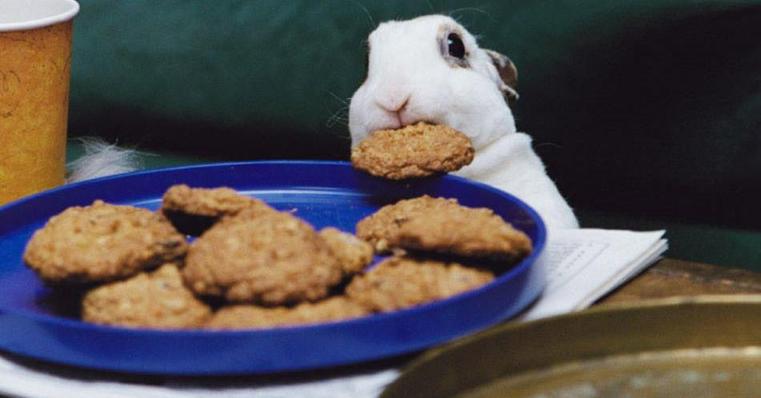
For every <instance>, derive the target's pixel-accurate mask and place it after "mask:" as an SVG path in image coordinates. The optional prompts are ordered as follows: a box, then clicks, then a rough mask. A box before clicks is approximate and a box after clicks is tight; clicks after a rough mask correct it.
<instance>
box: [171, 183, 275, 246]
mask: <svg viewBox="0 0 761 398" xmlns="http://www.w3.org/2000/svg"><path fill="white" fill-rule="evenodd" d="M246 208H256V209H260V210H262V211H274V209H272V208H271V207H269V206H268V205H267V204H266V203H264V202H263V201H261V200H258V199H254V198H250V197H248V196H245V195H241V194H239V193H238V192H237V191H235V190H234V189H231V188H226V187H220V188H191V187H189V186H187V185H185V184H179V185H173V186H171V187H169V189H167V191H166V192H165V193H164V197H163V198H162V201H161V213H162V214H164V216H166V218H167V219H169V220H170V221H171V222H172V224H173V225H174V226H175V228H177V230H179V231H180V232H182V233H185V234H188V235H194V236H198V235H200V234H201V233H203V231H205V230H207V229H209V227H211V226H212V225H213V224H214V223H216V222H217V221H219V219H220V218H222V217H224V216H230V215H235V214H237V213H238V212H240V211H241V210H243V209H246Z"/></svg>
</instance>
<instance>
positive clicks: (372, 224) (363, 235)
mask: <svg viewBox="0 0 761 398" xmlns="http://www.w3.org/2000/svg"><path fill="white" fill-rule="evenodd" d="M457 207H459V204H458V203H457V201H456V200H455V199H444V198H432V197H430V196H428V195H424V196H420V197H417V198H413V199H403V200H400V201H398V202H396V203H394V204H390V205H386V206H383V207H381V208H380V209H378V211H376V212H375V213H373V214H371V215H369V216H367V217H365V218H363V219H362V220H360V221H359V222H358V223H357V227H356V229H357V236H358V237H359V238H360V239H363V240H366V241H368V242H370V244H372V245H373V247H374V248H375V250H376V251H378V252H385V251H388V250H389V249H390V248H391V247H390V246H389V239H391V238H394V237H395V236H396V234H397V233H398V232H399V228H400V227H401V226H402V225H404V224H405V223H407V222H408V221H409V220H410V219H412V218H414V217H415V216H416V215H417V214H419V213H421V212H424V211H439V212H442V213H446V212H448V211H451V210H453V209H455V208H457Z"/></svg>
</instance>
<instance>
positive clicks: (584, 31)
mask: <svg viewBox="0 0 761 398" xmlns="http://www.w3.org/2000/svg"><path fill="white" fill-rule="evenodd" d="M80 4H81V13H80V15H79V16H78V17H77V19H76V22H75V34H74V50H73V64H72V87H71V103H70V108H71V111H70V124H69V132H70V135H71V136H72V137H76V136H92V135H97V136H102V137H104V138H106V139H109V140H112V141H118V142H119V143H120V144H122V145H127V146H135V147H137V148H139V149H140V150H142V151H145V152H146V153H147V154H146V156H145V157H144V161H145V163H144V166H145V167H146V168H153V167H163V166H171V165H179V164H189V163H198V162H209V161H218V160H238V159H271V158H279V159H303V158H315V159H346V158H347V157H348V149H349V136H348V130H347V127H346V117H347V106H348V98H350V97H351V95H352V92H353V91H354V89H356V87H358V86H359V84H360V83H361V81H362V79H363V78H364V62H365V61H364V58H365V49H364V39H365V37H366V35H367V34H368V33H369V32H370V31H371V30H372V29H373V28H374V26H375V25H376V24H377V23H378V22H380V21H384V20H388V19H404V18H409V17H413V16H417V15H422V14H429V13H446V14H450V15H452V16H454V17H455V18H457V19H458V20H459V21H461V22H462V23H463V24H464V25H465V26H466V27H468V28H469V29H470V30H471V31H472V32H474V33H476V34H478V35H479V37H480V39H479V40H480V43H481V45H482V46H484V47H489V48H494V49H496V50H499V51H501V52H504V53H506V54H508V55H509V56H510V57H511V58H512V59H513V61H514V62H515V63H516V65H517V66H518V69H519V74H520V82H519V92H520V94H521V99H520V101H518V103H517V105H516V106H515V107H514V113H515V115H516V120H517V123H518V128H519V130H521V131H526V132H529V133H530V134H532V135H533V136H534V142H535V147H536V150H537V151H538V152H539V153H540V155H541V156H542V157H543V159H544V160H545V162H546V163H547V166H548V169H549V173H550V175H551V176H553V177H554V179H555V180H556V181H557V183H558V185H559V188H560V189H561V191H562V192H563V193H564V194H565V195H566V196H567V198H568V200H569V202H570V203H571V205H572V206H573V207H575V208H576V209H577V211H578V213H579V216H580V218H581V221H582V224H583V226H585V227H604V228H622V229H654V228H666V229H667V230H668V235H667V236H668V238H669V241H670V244H671V250H670V251H669V253H668V255H669V256H671V257H676V258H682V259H689V260H697V261H704V262H709V263H715V264H723V265H731V266H740V267H744V268H749V269H755V270H759V271H761V250H759V247H761V211H757V210H756V207H757V206H756V203H759V201H761V189H759V188H758V187H759V186H761V134H759V133H761V73H759V71H761V46H759V45H758V38H759V37H761V1H749V0H746V1H739V0H738V1H732V0H715V1H699V0H649V1H646V0H629V1H626V0H615V1H605V2H579V1H570V0H565V1H483V0H481V1H466V0H462V1H455V0H451V1H443V0H439V1H437V0H427V1H408V0H392V1H383V2H378V1H366V0H326V1H319V2H317V1H307V0H289V1H285V2H284V1H279V0H260V1H245V0H227V1H224V2H210V1H204V0H175V1H168V0H167V1H161V2H156V1H147V0H132V1H128V2H127V1H118V0H81V3H80ZM69 149H70V150H69V157H70V158H75V157H77V156H78V154H79V153H80V152H81V149H80V148H79V147H78V145H77V144H76V143H75V142H74V141H72V144H71V145H70V148H69Z"/></svg>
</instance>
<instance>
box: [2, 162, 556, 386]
mask: <svg viewBox="0 0 761 398" xmlns="http://www.w3.org/2000/svg"><path fill="white" fill-rule="evenodd" d="M178 183H186V184H189V185H191V186H197V187H218V186H229V187H233V188H236V189H237V190H239V191H241V192H243V193H246V194H248V195H254V196H256V197H258V198H261V199H263V200H265V201H267V202H268V203H270V204H271V205H273V206H274V207H276V208H279V209H296V214H297V215H298V216H300V217H302V218H304V219H306V220H307V221H309V222H311V223H312V224H313V225H314V226H315V227H317V228H321V227H324V226H328V225H332V226H335V227H338V228H340V229H343V230H345V231H351V232H353V231H354V226H355V224H356V223H357V221H358V220H360V219H361V218H363V217H365V216H366V215H368V214H370V213H372V212H374V211H375V210H377V209H378V208H379V207H380V206H383V205H385V204H389V203H393V202H395V201H397V200H399V199H402V198H409V197H415V196H419V195H423V194H429V195H432V196H442V197H451V198H457V199H458V200H459V201H460V202H461V203H462V204H464V205H467V206H479V207H480V206H483V207H489V208H491V209H493V210H494V211H495V212H496V213H498V214H500V215H501V216H502V217H503V218H505V219H507V220H509V221H510V222H511V223H512V224H513V225H514V226H515V227H516V228H519V229H521V230H523V231H524V232H526V233H527V234H528V235H529V236H530V237H531V239H532V240H533V242H534V249H535V250H534V252H533V254H531V255H530V256H529V257H527V258H526V259H524V260H523V261H522V262H521V263H519V264H517V265H516V266H514V267H513V268H510V270H508V271H507V272H505V273H504V274H502V275H500V276H499V277H498V278H497V279H496V281H495V282H493V283H491V284H488V285H486V286H484V287H482V288H480V289H477V290H473V291H470V292H466V293H464V294H460V295H457V296H455V297H452V298H450V299H447V300H442V301H438V302H434V303H430V304H426V305H421V306H418V307H415V308H410V309H406V310H402V311H397V312H393V313H386V314H379V315H372V316H368V317H364V318H359V319H354V320H348V321H342V322H333V323H326V324H319V325H312V326H302V327H287V328H276V329H269V330H245V331H204V330H196V331H163V330H147V329H128V328H118V327H108V326H99V325H93V324H88V323H84V322H81V321H79V320H78V319H77V318H76V315H75V314H74V313H73V312H72V311H70V308H71V305H72V303H67V300H66V299H65V298H62V297H60V296H57V295H56V294H54V293H53V292H52V291H50V290H49V289H47V288H46V287H45V286H44V285H42V284H41V282H40V281H39V280H38V279H37V277H36V276H35V274H34V273H33V272H31V271H30V270H29V269H27V268H26V267H25V266H24V265H23V263H22V261H21V256H22V253H23V250H24V247H25V245H26V242H27V240H28V239H29V237H30V236H31V234H32V233H33V232H34V230H36V229H37V228H39V227H41V226H42V225H43V224H44V223H45V221H46V220H47V219H48V218H49V217H50V216H52V215H55V214H57V213H59V212H61V211H63V210H64V209H65V208H67V207H69V206H74V205H86V204H90V203H91V202H92V201H93V200H95V199H102V200H104V201H106V202H111V203H117V204H131V205H136V206H142V207H147V208H151V209H155V208H157V207H158V206H159V204H160V200H161V196H162V194H163V192H164V191H165V190H166V189H167V188H168V187H169V186H170V185H173V184H178ZM544 244H545V229H544V225H543V223H542V221H541V219H540V218H539V216H538V215H537V214H536V213H535V212H534V211H533V210H532V209H531V208H529V207H528V206H527V205H525V204H524V203H522V202H521V201H519V200H518V199H516V198H515V197H513V196H511V195H508V194H506V193H504V192H502V191H499V190H497V189H494V188H491V187H489V186H486V185H483V184H479V183H475V182H472V181H469V180H466V179H463V178H459V177H455V176H444V177H434V178H427V179H422V180H419V181H416V182H414V183H409V182H407V183H405V182H401V183H400V182H391V181H386V180H381V179H378V178H375V177H370V176H368V175H366V174H364V173H361V172H357V171H355V170H354V169H352V167H351V165H350V164H348V163H345V162H315V161H274V162H246V163H224V164H211V165H201V166H191V167H181V168H172V169H163V170H155V171H147V172H140V173H132V174H125V175H120V176H115V177H108V178H102V179H98V180H92V181H87V182H83V183H77V184H71V185H68V186H64V187H61V188H57V189H53V190H50V191H46V192H43V193H41V194H38V195H35V196H31V197H28V198H25V199H22V200H19V201H17V202H14V203H11V204H9V205H6V206H4V207H0V349H1V350H5V351H7V352H12V353H15V354H18V355H22V356H27V357H31V358H36V359H40V360H44V361H50V362H55V363H61V364H66V365H74V366H80V367H86V368H94V369H101V370H109V371H119V372H131V373H143V374H163V375H227V374H256V373H273V372H284V371H296V370H307V369H314V368H321V367H330V366H337V365H344V364H350V363H356V362H361V361H367V360H372V359H379V358H383V357H389V356H394V355H398V354H403V353H409V352H413V351H416V350H421V349H424V348H426V347H430V346H432V345H435V344H439V343H442V342H445V341H447V340H450V339H453V338H455V337H459V336H462V335H465V334H468V333H472V332H474V331H477V330H480V329H483V328H485V327H487V326H489V325H492V324H494V323H496V322H498V321H500V320H503V319H505V318H507V317H510V316H512V315H514V314H516V313H518V312H519V311H520V310H522V309H524V308H525V307H526V306H528V305H529V304H530V303H531V302H532V301H533V300H535V299H536V298H537V296H538V295H539V293H540V292H541V290H542V287H543V285H544V275H543V270H541V269H540V268H539V267H538V266H537V265H535V260H536V258H537V256H538V255H539V253H540V252H541V251H542V249H543V248H544ZM73 305H74V306H75V307H76V303H74V304H73Z"/></svg>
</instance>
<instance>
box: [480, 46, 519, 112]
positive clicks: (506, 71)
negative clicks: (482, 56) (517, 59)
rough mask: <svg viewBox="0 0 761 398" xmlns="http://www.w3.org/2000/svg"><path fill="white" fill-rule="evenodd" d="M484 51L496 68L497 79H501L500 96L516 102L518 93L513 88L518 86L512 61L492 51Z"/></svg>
mask: <svg viewBox="0 0 761 398" xmlns="http://www.w3.org/2000/svg"><path fill="white" fill-rule="evenodd" d="M485 51H486V54H488V55H489V57H490V58H491V62H492V63H493V64H494V66H495V67H496V68H497V72H499V77H500V78H501V79H502V84H501V85H500V87H499V89H500V91H502V94H504V96H505V98H507V100H508V101H511V102H512V101H516V100H517V99H518V92H517V91H515V87H517V86H518V69H517V68H516V67H515V64H513V61H511V60H510V58H508V57H507V55H504V54H500V53H498V52H496V51H494V50H485Z"/></svg>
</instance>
